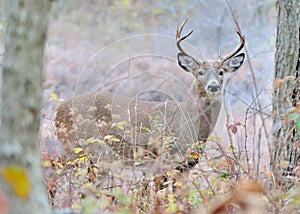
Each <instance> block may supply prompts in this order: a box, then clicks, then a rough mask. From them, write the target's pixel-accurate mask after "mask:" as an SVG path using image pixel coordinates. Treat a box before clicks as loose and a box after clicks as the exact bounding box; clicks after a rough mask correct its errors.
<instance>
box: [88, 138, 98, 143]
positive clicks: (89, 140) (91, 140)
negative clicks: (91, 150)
mask: <svg viewBox="0 0 300 214" xmlns="http://www.w3.org/2000/svg"><path fill="white" fill-rule="evenodd" d="M95 141H96V138H95V137H90V138H89V139H87V140H86V142H87V143H94V142H95Z"/></svg>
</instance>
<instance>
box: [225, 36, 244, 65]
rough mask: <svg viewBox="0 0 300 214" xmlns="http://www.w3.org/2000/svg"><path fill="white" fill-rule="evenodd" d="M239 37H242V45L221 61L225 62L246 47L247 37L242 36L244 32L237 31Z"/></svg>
mask: <svg viewBox="0 0 300 214" xmlns="http://www.w3.org/2000/svg"><path fill="white" fill-rule="evenodd" d="M236 33H237V34H238V35H239V37H240V43H241V44H240V46H238V47H237V49H235V50H234V51H233V52H232V53H230V54H228V55H227V56H225V57H224V58H223V59H221V62H222V63H224V62H225V61H227V60H228V59H230V58H231V57H233V56H234V55H236V54H237V53H238V52H239V51H240V50H242V48H243V47H244V45H245V37H244V36H242V34H241V33H240V32H239V31H237V32H236Z"/></svg>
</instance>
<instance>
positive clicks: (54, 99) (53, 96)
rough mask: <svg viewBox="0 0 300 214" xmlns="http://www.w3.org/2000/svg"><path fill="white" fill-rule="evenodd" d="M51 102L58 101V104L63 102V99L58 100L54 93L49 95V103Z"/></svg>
mask: <svg viewBox="0 0 300 214" xmlns="http://www.w3.org/2000/svg"><path fill="white" fill-rule="evenodd" d="M52 100H53V101H58V102H61V101H64V99H59V98H58V96H57V94H55V93H52V94H51V95H50V98H49V101H52Z"/></svg>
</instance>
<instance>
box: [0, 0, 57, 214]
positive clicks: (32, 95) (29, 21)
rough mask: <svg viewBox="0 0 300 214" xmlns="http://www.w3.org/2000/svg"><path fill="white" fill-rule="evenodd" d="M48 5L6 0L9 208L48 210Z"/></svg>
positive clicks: (0, 169)
mask: <svg viewBox="0 0 300 214" xmlns="http://www.w3.org/2000/svg"><path fill="white" fill-rule="evenodd" d="M50 6H51V0H6V2H5V20H6V25H5V29H6V35H5V40H4V41H5V54H4V58H3V67H2V68H3V70H2V81H1V99H2V101H1V105H2V106H1V128H0V147H1V149H0V179H1V185H0V187H1V189H2V191H3V192H2V194H4V195H5V197H7V198H8V201H9V205H8V209H9V210H8V213H11V214H17V213H50V207H49V203H48V200H47V197H46V191H45V188H44V184H43V179H42V170H41V166H40V152H39V151H40V147H39V134H38V133H39V126H40V111H41V103H42V82H43V57H44V47H45V41H46V34H47V25H48V16H49V12H50ZM20 180H22V181H20ZM26 180H27V181H28V182H26Z"/></svg>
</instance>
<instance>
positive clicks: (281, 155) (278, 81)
mask: <svg viewBox="0 0 300 214" xmlns="http://www.w3.org/2000/svg"><path fill="white" fill-rule="evenodd" d="M276 9H277V38H276V54H275V63H276V65H275V80H274V90H273V117H274V119H273V131H274V133H273V150H272V151H273V154H272V157H271V169H272V171H273V173H274V174H275V177H276V178H277V179H278V180H277V181H279V182H280V183H281V182H283V180H284V179H283V178H284V177H282V176H284V175H290V174H293V173H294V170H295V169H296V167H297V166H298V165H299V161H300V159H299V154H300V146H299V145H300V142H299V130H298V129H297V127H296V123H297V119H296V118H297V114H296V115H294V116H291V115H292V114H293V112H295V111H296V109H297V107H296V106H297V103H298V102H299V90H298V84H299V79H298V67H299V62H298V57H299V24H300V23H299V21H300V19H299V0H277V3H276ZM284 183H285V182H284Z"/></svg>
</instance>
